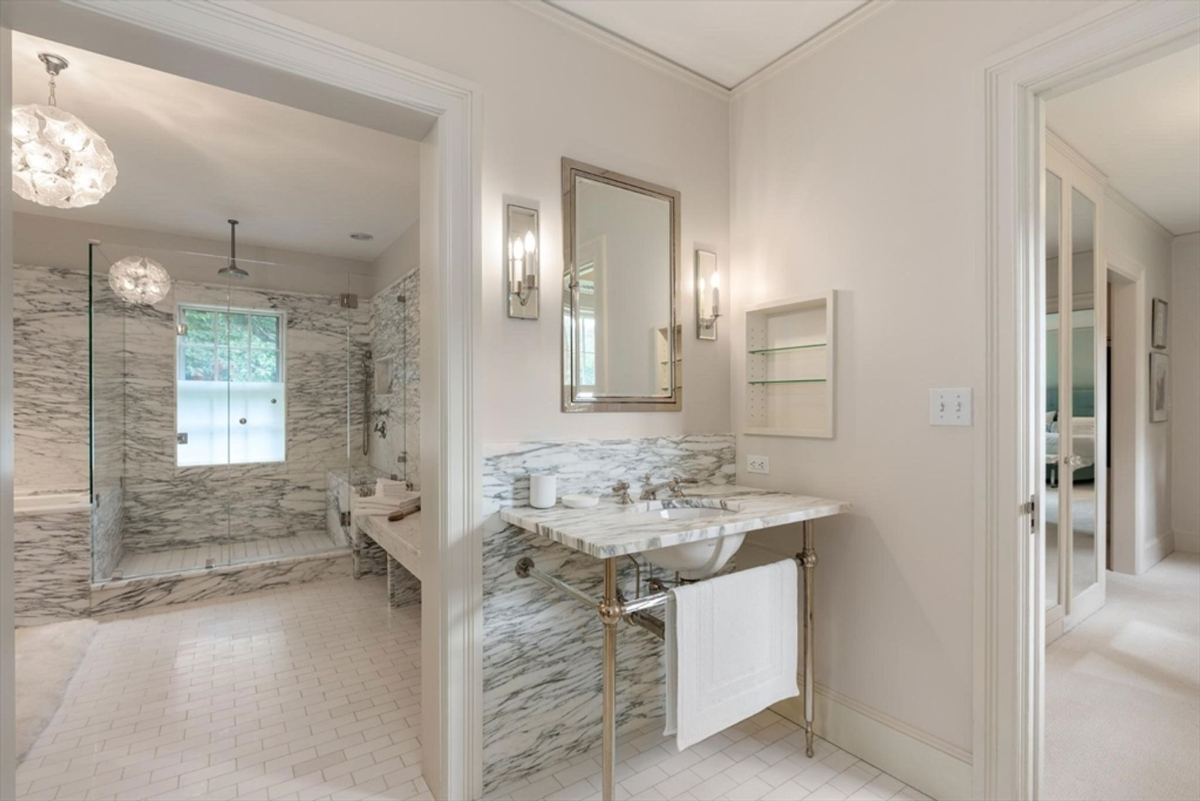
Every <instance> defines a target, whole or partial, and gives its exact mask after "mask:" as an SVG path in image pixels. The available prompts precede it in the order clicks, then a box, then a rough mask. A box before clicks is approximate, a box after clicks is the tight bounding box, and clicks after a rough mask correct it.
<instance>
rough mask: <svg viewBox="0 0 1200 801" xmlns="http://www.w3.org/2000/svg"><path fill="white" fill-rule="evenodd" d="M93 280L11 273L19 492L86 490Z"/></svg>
mask: <svg viewBox="0 0 1200 801" xmlns="http://www.w3.org/2000/svg"><path fill="white" fill-rule="evenodd" d="M87 315H88V276H87V273H85V272H77V271H73V270H65V269H59V268H50V267H33V266H27V265H14V267H13V434H14V439H15V443H14V444H15V453H14V459H13V468H14V477H15V481H14V485H15V489H16V492H17V493H18V494H21V493H47V492H66V491H70V490H76V491H78V490H83V491H87V489H88V480H89V470H90V468H89V461H90V458H91V457H90V454H89V452H88V437H89V424H88V317H87Z"/></svg>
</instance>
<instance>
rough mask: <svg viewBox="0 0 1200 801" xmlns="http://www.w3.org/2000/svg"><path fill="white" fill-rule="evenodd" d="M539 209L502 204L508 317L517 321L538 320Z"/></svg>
mask: <svg viewBox="0 0 1200 801" xmlns="http://www.w3.org/2000/svg"><path fill="white" fill-rule="evenodd" d="M540 250H541V247H540V243H539V241H538V210H537V209H536V208H531V207H530V206H524V205H520V204H517V203H508V202H505V204H504V266H505V268H506V269H505V271H504V275H505V278H504V280H505V284H506V287H507V300H506V301H505V305H506V306H507V308H508V316H509V317H512V318H514V319H517V320H536V319H537V318H538V273H539V265H540V264H541V259H540V258H539V251H540Z"/></svg>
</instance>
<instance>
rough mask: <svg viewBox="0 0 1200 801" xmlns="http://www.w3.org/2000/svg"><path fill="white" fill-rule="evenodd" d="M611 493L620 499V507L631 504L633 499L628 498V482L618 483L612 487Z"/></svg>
mask: <svg viewBox="0 0 1200 801" xmlns="http://www.w3.org/2000/svg"><path fill="white" fill-rule="evenodd" d="M612 491H613V493H614V494H616V495H617V497H618V498H620V502H621V505H622V506H628V505H629V504H631V503H633V498H630V497H629V482H628V481H618V482H617V483H616V484H614V485H613V488H612Z"/></svg>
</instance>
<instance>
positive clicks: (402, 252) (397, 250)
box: [371, 220, 421, 295]
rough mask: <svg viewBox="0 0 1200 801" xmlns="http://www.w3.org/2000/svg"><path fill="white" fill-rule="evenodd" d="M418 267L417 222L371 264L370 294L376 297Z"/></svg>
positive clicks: (419, 239) (419, 240)
mask: <svg viewBox="0 0 1200 801" xmlns="http://www.w3.org/2000/svg"><path fill="white" fill-rule="evenodd" d="M420 265H421V221H420V220H417V221H416V222H415V223H413V224H412V225H411V226H409V228H408V230H407V231H405V232H404V233H402V234H400V236H398V237H396V239H395V241H394V242H392V244H390V245H388V246H387V248H386V249H385V250H384V251H383V252H382V253H380V254H379V257H378V258H377V259H375V261H373V262H371V272H372V273H373V274H374V284H373V285H372V287H371V294H372V295H378V294H379V293H380V292H382V291H383V290H385V289H387V288H388V287H389V286H391V285H392V284H394V283H395V282H397V281H399V280H400V279H401V278H403V277H404V276H406V275H408V274H409V273H410V272H412V271H413V270H415V269H416V268H417V267H419V266H420Z"/></svg>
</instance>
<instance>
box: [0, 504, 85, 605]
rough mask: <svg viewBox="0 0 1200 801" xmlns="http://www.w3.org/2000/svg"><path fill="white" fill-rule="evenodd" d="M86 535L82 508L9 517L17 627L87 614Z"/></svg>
mask: <svg viewBox="0 0 1200 801" xmlns="http://www.w3.org/2000/svg"><path fill="white" fill-rule="evenodd" d="M91 536H92V535H91V521H90V517H89V515H88V510H87V509H83V510H80V511H72V512H48V513H46V514H32V515H26V514H22V515H17V516H16V517H15V518H14V520H13V573H14V579H15V585H16V586H15V591H14V602H15V610H16V623H17V625H18V626H34V625H40V624H42V623H53V622H56V621H60V620H70V619H72V618H76V617H86V616H87V614H88V608H89V605H90V593H91V581H92V548H91Z"/></svg>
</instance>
